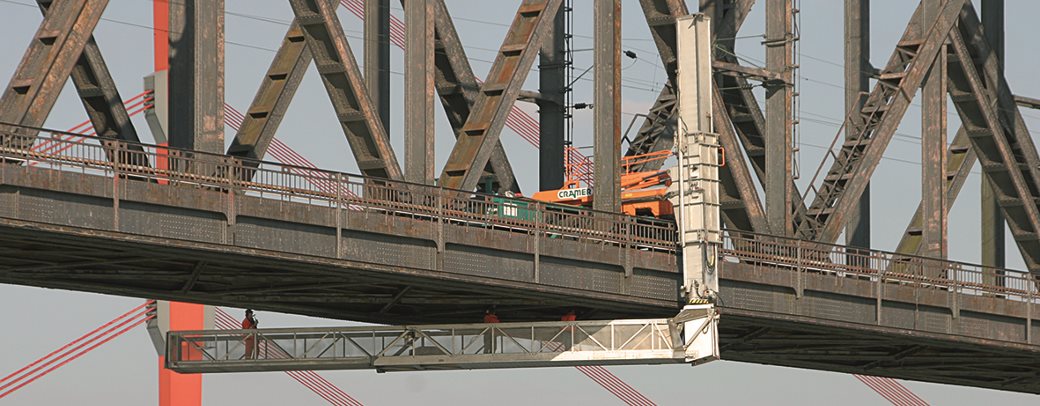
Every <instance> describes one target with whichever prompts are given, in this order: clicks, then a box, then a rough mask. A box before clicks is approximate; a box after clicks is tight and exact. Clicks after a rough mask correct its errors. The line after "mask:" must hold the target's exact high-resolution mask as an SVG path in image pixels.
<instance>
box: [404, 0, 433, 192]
mask: <svg viewBox="0 0 1040 406" xmlns="http://www.w3.org/2000/svg"><path fill="white" fill-rule="evenodd" d="M404 14H405V15H404V23H405V50H404V157H405V162H404V178H405V180H407V181H409V182H415V183H422V184H427V185H432V184H433V179H434V176H435V174H434V168H433V165H434V142H435V140H434V125H435V123H434V121H433V93H434V87H433V74H434V68H433V53H434V49H433V44H434V31H433V25H434V23H433V4H432V3H430V2H427V1H420V0H409V1H405V2H404Z"/></svg>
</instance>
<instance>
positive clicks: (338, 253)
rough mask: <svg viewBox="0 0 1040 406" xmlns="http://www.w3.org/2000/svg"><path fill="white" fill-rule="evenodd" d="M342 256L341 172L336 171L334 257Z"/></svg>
mask: <svg viewBox="0 0 1040 406" xmlns="http://www.w3.org/2000/svg"><path fill="white" fill-rule="evenodd" d="M341 258H343V174H342V173H340V172H336V259H341Z"/></svg>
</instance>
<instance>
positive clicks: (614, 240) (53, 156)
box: [0, 130, 677, 252]
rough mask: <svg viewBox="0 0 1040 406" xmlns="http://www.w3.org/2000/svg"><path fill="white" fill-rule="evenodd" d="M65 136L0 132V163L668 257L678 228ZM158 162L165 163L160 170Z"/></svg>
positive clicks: (533, 203)
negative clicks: (516, 212) (507, 211)
mask: <svg viewBox="0 0 1040 406" xmlns="http://www.w3.org/2000/svg"><path fill="white" fill-rule="evenodd" d="M67 135H72V134H68V133H61V132H52V131H49V130H47V131H45V132H44V133H41V134H40V135H25V134H16V133H0V161H15V162H26V164H27V165H43V166H46V167H49V168H53V169H58V170H68V169H69V168H73V169H74V170H77V171H79V172H83V173H90V174H96V175H102V176H107V177H113V178H114V177H127V178H130V179H138V180H142V181H150V182H156V183H167V184H187V185H193V186H196V187H203V188H214V189H218V190H234V191H235V192H239V191H241V192H242V193H245V194H250V195H256V196H259V197H277V198H279V199H282V200H290V201H295V202H302V203H311V204H314V203H319V204H324V205H327V206H329V207H335V206H336V205H339V204H344V205H346V206H347V208H350V209H354V210H366V209H375V210H380V211H383V212H389V213H391V214H394V215H402V216H412V217H417V218H431V219H433V218H438V217H439V216H440V215H442V214H443V215H444V216H445V217H447V218H446V219H445V220H446V221H449V222H453V223H458V224H464V225H469V226H481V227H492V228H506V229H515V230H517V231H527V232H538V233H544V234H547V235H551V236H558V237H563V238H573V239H581V240H595V241H596V242H600V243H608V244H614V245H628V244H634V245H636V246H639V247H642V248H650V249H654V250H661V251H668V252H671V251H674V249H675V244H676V238H677V236H676V232H675V224H674V223H672V222H667V221H661V220H657V219H653V218H641V217H640V218H637V217H631V216H626V215H623V214H618V213H610V212H602V211H595V210H591V209H586V208H578V207H573V206H556V205H552V204H546V203H542V202H537V201H533V200H528V199H523V198H507V197H503V196H495V195H488V194H482V193H474V192H471V191H463V190H455V189H445V188H439V187H435V186H429V185H422V184H415V183H409V182H402V181H392V180H388V179H378V178H369V177H365V176H360V175H354V174H348V173H343V172H336V171H328V170H324V169H314V168H307V167H300V166H294V165H286V164H281V163H274V162H268V161H258V160H249V159H243V158H238V157H230V156H225V155H219V154H210V153H204V152H196V151H190V150H183V149H177V148H167V147H161V146H156V145H149V144H143V143H128V142H123V141H115V140H101V139H97V138H93V139H90V141H96V143H95V142H80V141H78V140H76V141H73V140H69V139H63V138H62V136H67ZM32 145H41V146H42V145H51V147H31V146H32ZM53 145H60V146H61V147H60V148H54V147H53ZM25 146H29V147H25ZM55 151H57V152H55ZM62 151H64V152H62ZM160 162H165V163H166V165H158V164H159V163H160ZM149 164H150V165H149ZM438 196H442V198H438ZM517 204H520V205H524V206H525V208H524V210H525V213H527V214H528V215H527V216H514V217H508V216H503V215H500V214H501V213H503V210H502V209H503V207H505V206H507V205H517Z"/></svg>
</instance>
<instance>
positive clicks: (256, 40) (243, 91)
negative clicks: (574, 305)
mask: <svg viewBox="0 0 1040 406" xmlns="http://www.w3.org/2000/svg"><path fill="white" fill-rule="evenodd" d="M575 3H576V4H575V7H576V9H577V10H576V11H577V13H578V14H577V15H576V17H575V20H576V26H577V28H576V32H575V34H576V37H575V48H577V49H583V48H590V47H591V45H592V37H591V32H592V30H591V16H592V11H591V2H590V1H588V0H577V1H575ZM689 3H690V5H691V8H693V9H695V8H696V1H690V2H689ZM759 3H763V2H761V1H760V2H759ZM801 3H802V4H801V9H802V12H803V14H802V24H801V27H802V38H801V39H802V41H801V43H800V47H801V51H802V54H801V67H802V76H803V78H804V79H803V80H802V81H801V82H799V86H800V89H799V90H800V92H801V94H802V120H801V122H802V125H801V128H800V132H801V134H802V153H801V157H800V158H801V172H802V175H803V178H802V179H801V180H800V181H799V183H800V186H802V187H803V188H804V186H805V183H806V182H808V179H809V178H811V177H812V174H813V172H814V171H815V170H816V166H817V165H818V163H819V162H820V159H821V157H822V153H823V150H822V149H821V147H822V146H826V145H829V144H830V142H831V139H832V138H833V137H834V135H835V133H836V132H837V126H838V124H837V122H839V121H840V120H841V117H842V116H843V115H844V112H843V107H842V105H843V101H842V100H843V91H842V90H841V85H842V68H841V60H842V48H841V47H842V35H841V31H842V2H840V1H833V0H802V2H801ZM873 3H874V10H873V12H872V22H873V26H872V39H873V41H874V43H873V45H872V61H873V63H874V64H875V65H883V64H884V62H885V61H886V60H887V59H888V55H889V53H890V52H891V49H892V46H893V44H894V43H895V41H896V39H897V38H898V37H899V36H900V35H901V33H902V31H903V28H904V26H905V24H906V21H907V20H908V19H909V18H910V14H911V12H912V11H913V7H914V6H915V5H916V2H914V1H906V0H875V1H874V2H873ZM448 7H449V9H450V12H451V13H452V15H453V16H454V17H455V24H456V27H457V28H458V31H459V34H460V36H461V38H462V42H463V44H464V45H465V46H466V49H467V52H468V55H469V57H470V59H471V62H472V65H473V69H474V71H475V72H476V74H477V75H478V76H483V75H484V74H486V72H487V70H488V69H489V67H490V60H491V59H493V57H494V53H495V50H496V49H497V48H498V46H499V45H500V44H501V40H502V37H503V34H504V31H505V29H506V25H508V24H509V22H510V21H511V18H512V15H513V12H514V11H515V5H514V2H504V1H498V2H493V3H492V2H489V1H475V0H468V1H465V0H448ZM763 8H764V5H763V4H757V5H756V7H755V10H754V12H753V13H752V15H751V16H750V17H749V20H748V22H747V23H745V25H744V29H743V30H742V32H741V36H748V38H745V39H742V40H741V41H740V43H739V44H738V48H737V51H738V53H739V54H740V55H741V56H743V57H746V58H747V59H749V60H751V61H756V60H757V61H761V60H763V59H764V58H763V54H764V52H763V50H762V47H761V45H760V41H761V38H760V37H755V36H756V35H760V34H762V32H763V27H764V21H763ZM226 9H227V11H228V12H229V14H228V16H227V36H226V38H227V41H228V46H227V48H226V49H227V61H226V64H227V65H226V66H227V68H226V71H227V73H228V74H227V81H226V83H227V91H226V98H227V101H228V103H230V104H232V105H233V106H235V107H236V108H238V109H239V110H245V108H246V107H247V106H248V104H249V102H250V101H251V100H252V98H253V95H254V93H255V90H256V86H257V84H258V83H259V81H260V78H261V76H262V75H263V73H264V71H265V70H266V69H267V66H268V64H269V62H270V59H271V58H272V57H273V54H274V52H273V50H274V49H275V48H277V47H278V44H279V43H280V41H281V38H282V36H283V34H284V32H285V29H286V25H287V23H288V21H289V20H290V19H291V16H292V11H291V10H290V9H289V6H288V3H287V2H285V1H281V0H227V6H226ZM1038 12H1040V6H1038V5H1037V3H1035V2H1031V1H1027V0H1008V1H1007V26H1008V34H1007V49H1008V52H1007V53H1008V61H1007V66H1008V72H1007V76H1008V80H1009V82H1010V83H1011V86H1012V88H1013V90H1014V91H1015V92H1016V93H1018V94H1023V95H1027V96H1034V97H1036V96H1040V83H1037V81H1035V79H1034V78H1033V75H1035V72H1034V71H1035V69H1036V68H1037V67H1038V66H1040V54H1038V53H1036V52H1033V51H1034V50H1035V45H1033V41H1035V39H1034V38H1035V27H1034V25H1035V22H1034V21H1033V20H1034V18H1035V16H1036V15H1037V14H1038ZM392 13H393V14H394V15H396V16H397V17H399V18H403V13H402V12H401V10H400V6H399V5H398V4H395V5H394V9H393V10H392ZM622 15H623V29H622V37H623V38H624V40H623V43H624V47H625V49H629V50H632V51H634V52H636V53H637V54H638V56H639V59H638V60H637V61H632V60H629V59H627V58H625V59H624V60H623V64H624V65H623V66H624V70H623V76H624V79H623V84H624V87H623V89H622V94H623V106H622V110H623V111H624V112H625V115H624V116H623V119H622V121H623V124H624V125H627V124H628V121H629V120H631V117H632V114H634V113H643V112H645V111H646V109H647V107H649V106H650V105H651V104H652V103H653V100H654V97H655V96H656V94H657V92H658V90H659V89H660V86H661V85H662V82H663V80H664V78H665V74H664V71H663V70H662V69H661V68H660V60H659V58H658V56H657V53H656V50H655V47H654V44H653V42H652V41H651V40H650V35H649V31H648V29H647V28H646V24H645V22H644V20H643V16H642V12H641V11H640V9H639V6H638V3H637V2H636V1H630V0H625V1H624V2H623V12H622ZM105 18H106V19H105V20H104V21H102V22H101V23H100V25H99V27H98V29H97V31H96V32H95V35H96V37H97V40H98V43H99V45H100V47H101V49H102V52H103V53H104V55H105V58H106V60H107V62H108V65H109V68H110V69H111V71H112V73H113V76H114V77H115V79H116V81H117V84H118V85H119V88H120V90H121V92H122V94H123V95H124V96H131V95H134V94H136V93H138V92H139V91H140V89H141V78H142V77H143V76H144V75H146V74H148V73H150V71H151V70H152V56H151V35H152V34H151V31H150V26H151V23H152V19H151V1H148V0H111V1H110V4H109V6H108V10H107V11H106V13H105ZM340 18H341V20H342V21H343V24H344V28H345V29H346V31H347V34H348V36H350V37H351V38H350V42H351V46H352V47H353V48H354V51H355V53H356V54H358V56H360V52H361V49H362V40H361V38H360V36H361V27H362V24H361V21H360V20H359V19H358V18H356V17H354V16H353V15H352V14H350V13H348V12H346V11H345V10H342V9H341V11H340ZM40 20H41V17H40V15H39V12H38V11H37V10H36V9H35V5H34V4H33V2H32V1H31V0H2V1H0V27H3V33H4V39H3V40H0V53H2V54H4V55H9V57H8V58H5V59H3V60H2V61H0V81H4V83H6V81H8V80H9V78H10V77H11V74H12V73H13V71H14V69H15V67H16V65H17V63H18V61H19V59H20V55H21V54H22V52H23V51H24V49H25V46H26V44H27V43H28V41H29V39H30V38H31V36H32V33H33V32H34V30H35V29H36V26H37V25H38V24H39V21H40ZM591 56H592V55H591V53H589V52H583V53H578V54H577V58H576V61H575V66H576V68H577V70H578V71H577V72H579V73H580V72H581V71H582V70H584V68H586V67H588V65H589V63H590V61H591ZM402 58H403V57H402V53H401V52H400V51H399V50H397V49H396V48H394V49H393V50H392V52H391V59H392V68H391V70H392V71H393V72H400V71H401V62H402ZM586 77H589V78H591V73H590V74H589V75H588V76H586ZM391 81H392V91H393V98H394V100H393V101H392V109H393V114H392V117H391V121H392V123H391V137H392V140H393V143H394V148H395V150H396V151H397V154H398V157H399V158H401V157H403V147H402V144H401V130H402V128H403V124H402V106H401V97H400V96H401V91H402V87H403V85H402V77H401V76H400V74H394V75H392V76H391ZM526 87H527V88H529V89H535V88H537V76H536V75H535V74H532V75H531V76H530V77H529V79H528V81H527V86H526ZM591 95H592V87H591V82H589V81H580V82H578V83H577V84H576V91H575V101H579V102H580V101H591ZM915 104H916V103H915ZM520 106H521V108H523V109H524V110H526V111H528V112H531V113H532V114H533V113H534V112H535V111H536V110H535V108H534V106H532V105H529V104H523V103H521V104H520ZM1023 114H1024V115H1025V119H1026V122H1027V124H1029V125H1030V127H1031V128H1033V129H1034V134H1035V133H1036V131H1037V130H1036V129H1037V128H1040V112H1037V111H1024V112H1023ZM435 116H436V117H437V120H438V128H437V131H438V144H437V157H438V168H439V167H440V165H442V164H443V162H444V160H445V159H446V157H447V155H448V152H449V151H450V149H451V145H452V141H451V140H452V137H451V136H450V129H449V127H448V126H447V122H446V120H445V119H444V117H443V114H442V113H441V111H440V110H439V109H438V112H437V113H436V115H435ZM85 118H86V116H85V114H84V113H83V109H82V107H81V105H80V104H79V101H78V99H77V98H76V97H75V95H74V91H73V90H72V89H71V87H70V86H67V87H66V90H65V92H64V93H63V94H62V97H61V99H60V100H59V102H58V103H57V105H56V106H55V108H54V111H53V113H52V114H51V117H50V119H49V120H48V121H47V126H48V127H52V128H59V129H64V128H68V127H70V126H72V125H74V124H77V123H79V122H81V121H83V120H84V119H85ZM590 121H591V112H590V111H588V110H585V111H579V112H578V114H577V115H576V117H575V124H574V127H575V129H576V135H575V138H576V144H577V145H579V146H583V145H589V144H590V139H591V126H590V125H589V122H590ZM919 123H920V116H919V108H918V107H916V106H914V107H911V109H910V110H909V112H908V113H907V114H906V117H905V118H904V120H903V125H902V126H901V127H900V129H899V134H898V135H897V136H896V138H895V139H894V140H893V141H892V143H891V145H890V147H889V149H888V151H886V154H885V156H886V159H885V160H883V161H882V162H881V165H880V166H879V168H878V170H877V171H876V172H875V174H874V177H873V179H874V183H873V193H874V194H873V198H872V199H873V203H872V205H873V207H874V210H875V211H874V213H875V215H874V218H873V227H874V237H873V246H874V247H876V248H880V249H892V248H893V247H894V246H895V244H896V242H897V241H898V239H899V236H900V234H901V233H902V231H903V228H904V227H905V225H906V222H907V221H908V220H909V218H910V216H911V214H912V213H913V211H914V209H915V208H916V206H917V201H918V198H917V196H918V195H919V190H920V187H919V177H918V176H917V174H918V173H919V171H920V165H919V164H918V162H919V161H920V148H919V143H918V140H917V139H916V138H917V137H918V135H917V134H918V133H919V131H918V129H919ZM958 123H959V120H958V119H957V117H956V112H955V111H954V110H953V109H952V107H951V108H950V122H949V126H950V131H951V134H952V132H953V131H955V130H956V127H957V125H958ZM135 124H136V125H137V128H138V130H139V131H140V132H142V134H143V135H142V137H143V138H144V139H146V140H147V139H148V138H149V136H148V135H147V134H146V133H147V126H146V125H145V123H144V122H143V120H141V119H136V120H135ZM232 135H233V132H231V131H229V132H228V140H229V141H230V137H231V136H232ZM279 138H280V139H281V140H283V141H284V142H286V143H287V144H289V145H291V146H292V147H293V148H295V149H297V150H298V151H299V152H300V153H302V154H303V155H305V156H306V157H308V158H309V159H311V160H312V161H314V162H315V163H317V164H318V165H319V166H321V167H323V168H331V169H339V170H346V171H350V172H355V171H356V167H355V166H354V164H353V162H352V158H350V157H349V156H350V155H349V150H348V149H347V144H346V142H345V140H344V138H343V135H342V132H341V130H340V129H339V126H338V125H337V123H336V121H335V115H334V113H333V111H332V108H331V106H330V104H329V103H328V100H327V98H326V96H325V91H324V89H323V87H322V85H321V83H320V80H319V79H318V78H317V77H316V75H314V74H313V72H312V73H311V74H310V75H308V76H307V78H306V79H305V80H304V82H303V84H302V86H301V89H300V91H299V92H298V93H297V96H296V99H295V102H294V103H293V105H292V107H291V108H290V110H289V112H288V114H287V116H286V119H285V121H284V122H283V124H282V127H281V129H280V132H279ZM502 140H503V143H504V145H505V147H506V151H508V154H509V156H510V159H511V160H512V162H514V164H513V166H514V169H515V170H516V172H517V177H518V179H519V180H520V182H521V185H522V187H524V189H525V191H532V190H533V188H534V187H536V181H537V172H536V171H537V167H536V166H535V165H533V164H531V163H532V162H535V160H536V159H537V154H536V151H535V149H534V148H532V147H531V146H530V145H529V144H527V143H526V142H525V141H523V140H522V139H520V137H518V136H516V134H514V133H512V132H509V131H506V132H505V133H504V134H503V136H502ZM521 163H523V164H521ZM975 173H976V174H975V175H972V176H971V177H969V180H968V182H967V184H966V186H965V188H964V191H963V192H962V193H961V195H960V197H959V199H958V202H957V204H956V205H955V206H954V208H953V210H952V212H951V217H950V236H951V238H950V252H951V257H952V258H954V259H958V260H964V261H970V262H975V261H977V260H978V258H979V250H978V245H979V240H978V223H979V220H978V206H979V203H978V201H979V193H978V184H979V175H978V170H977V169H976V171H975ZM1012 241H1013V240H1011V238H1010V236H1009V237H1008V242H1009V244H1008V264H1009V266H1011V267H1013V268H1018V269H1021V268H1022V261H1021V259H1020V257H1019V254H1018V252H1017V248H1016V247H1015V246H1014V244H1013V243H1012ZM138 303H140V300H139V299H134V298H121V297H112V296H103V295H96V294H88V293H77V292H68V291H59V290H45V289H36V288H25V287H16V286H9V285H4V286H0V304H2V305H3V306H4V307H5V308H6V309H7V310H6V311H2V312H0V325H3V326H4V331H5V332H6V334H2V335H0V348H4V351H0V374H3V375H6V374H7V373H8V372H10V371H13V370H15V369H18V368H20V367H21V366H23V365H25V364H26V363H28V362H30V361H32V360H34V359H36V358H37V357H39V356H41V355H43V354H45V353H47V352H49V351H51V350H53V349H55V348H57V347H59V346H61V345H63V344H64V343H66V342H68V341H69V340H71V339H72V338H74V337H75V336H78V335H79V334H82V333H84V332H86V331H88V330H90V329H93V328H94V327H96V326H97V325H99V324H101V323H103V322H105V321H108V320H109V319H111V318H112V317H114V316H116V315H117V314H121V313H122V312H124V311H126V310H128V309H129V308H131V307H133V306H136V305H137V304H138ZM239 313H240V312H238V311H232V314H234V315H236V316H237V315H238V314H239ZM260 317H261V318H262V319H263V320H264V326H265V327H274V326H303V325H330V324H341V323H342V322H339V321H330V320H320V319H312V318H304V317H297V316H284V315H275V314H269V313H264V312H261V314H260ZM610 369H611V371H613V372H614V373H616V374H617V375H619V376H620V377H622V378H623V379H625V380H626V381H628V382H629V383H631V384H632V385H633V386H634V387H636V388H637V389H638V390H640V391H641V392H643V393H644V394H646V395H647V396H648V397H650V398H651V399H653V400H654V401H656V402H658V403H659V404H680V403H691V402H694V401H696V402H708V403H713V404H749V403H756V404H833V403H838V402H840V403H842V404H845V405H872V404H883V403H884V401H883V400H882V399H881V398H880V397H879V396H877V395H875V394H873V393H872V392H871V391H870V389H868V388H867V387H866V386H864V385H863V384H861V383H860V382H859V381H857V380H855V379H854V378H853V377H852V376H850V375H846V374H838V373H830V372H818V371H806V370H798V369H790V368H780V367H771V366H761V365H753V364H740V363H732V362H715V363H712V364H708V365H705V366H701V367H697V368H690V367H687V366H643V367H638V366H637V367H613V368H610ZM322 375H324V376H326V377H327V378H328V379H329V380H331V381H332V382H334V383H336V384H337V385H339V386H340V387H342V388H343V389H344V390H345V391H346V392H348V393H350V394H351V395H353V396H354V397H355V398H357V399H359V400H360V401H362V402H364V403H365V404H370V405H389V404H402V403H405V402H410V403H416V402H421V404H445V405H447V404H481V403H489V404H503V405H512V404H516V405H529V404H559V403H577V402H581V403H584V404H618V403H619V402H618V401H617V400H616V399H615V398H614V397H613V396H612V395H610V394H609V393H607V392H606V391H604V390H602V389H600V388H599V387H598V386H597V385H596V384H595V383H593V382H592V381H591V380H589V379H587V378H586V377H585V376H584V375H582V374H580V373H579V372H577V371H576V370H574V369H572V368H554V369H537V370H502V371H480V372H433V373H392V374H376V373H374V372H370V371H354V372H322ZM906 384H907V386H908V387H910V388H911V389H912V390H913V391H915V392H916V393H918V394H919V395H921V396H922V397H923V398H925V399H927V400H929V401H931V402H932V403H933V404H980V403H983V402H992V403H995V404H1008V405H1010V404H1029V403H1036V402H1037V400H1038V399H1037V397H1035V396H1032V395H1020V394H1010V393H1002V392H996V391H989V390H981V389H973V388H961V387H954V386H944V385H935V384H924V383H917V382H908V383H906ZM204 388H205V389H204V399H205V401H204V402H205V403H206V404H209V405H222V404H246V403H252V404H272V403H282V404H300V405H305V404H315V405H318V404H323V403H322V401H321V399H320V398H318V397H317V396H315V395H314V394H312V393H310V392H309V391H308V390H306V389H305V388H303V387H302V386H301V385H299V384H297V383H296V382H295V381H292V380H291V379H289V378H288V377H286V376H284V374H281V373H262V374H238V375H211V376H207V377H206V378H205V384H204ZM156 391H157V384H156V358H155V353H154V350H153V348H152V345H151V343H150V342H149V340H148V336H147V335H146V333H145V330H144V329H143V328H140V329H135V330H134V331H132V332H130V333H128V334H126V335H125V336H123V337H121V338H119V339H117V340H114V341H112V342H111V343H109V344H107V345H104V346H102V347H101V348H99V349H98V350H96V351H94V352H93V353H91V354H89V355H87V356H85V357H83V358H81V359H79V360H77V361H74V362H73V363H72V364H70V365H68V366H66V367H64V368H62V369H61V370H59V371H58V372H55V373H53V374H51V375H50V376H48V377H46V378H43V379H41V380H40V381H38V382H36V383H34V384H33V385H31V386H29V387H27V388H25V389H22V390H21V391H19V392H18V393H17V394H15V395H13V396H11V397H9V398H7V399H4V400H5V404H16V405H39V404H59V403H63V404H101V403H104V404H110V405H140V404H154V403H155V399H156V397H157V395H156V393H157V392H156ZM694 399H696V400H694Z"/></svg>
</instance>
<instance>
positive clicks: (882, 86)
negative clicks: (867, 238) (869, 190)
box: [799, 0, 965, 242]
mask: <svg viewBox="0 0 1040 406" xmlns="http://www.w3.org/2000/svg"><path fill="white" fill-rule="evenodd" d="M964 4H965V0H949V1H947V2H946V3H944V4H943V6H942V8H941V9H940V10H939V12H938V13H937V14H936V15H935V16H934V18H933V19H928V20H923V18H924V17H923V16H922V15H921V14H922V10H921V6H920V5H919V6H918V8H917V10H916V11H915V12H914V16H913V17H912V18H911V19H910V22H909V23H908V26H907V29H906V31H905V32H904V34H903V37H902V38H901V39H900V41H899V42H898V44H897V45H896V49H895V51H894V52H893V54H892V57H891V58H890V59H889V62H888V64H887V65H886V67H885V69H884V70H883V71H882V72H881V75H880V78H879V80H878V83H877V85H875V87H874V90H873V91H872V92H871V94H870V96H869V97H868V98H867V101H866V102H865V103H864V106H863V108H862V109H861V110H860V111H854V112H851V113H850V114H849V117H848V118H847V119H846V122H845V126H846V127H847V128H848V129H849V131H848V134H853V135H852V136H851V137H848V138H844V137H842V136H843V134H842V133H839V134H838V135H837V136H838V138H836V139H835V143H836V142H837V140H838V139H844V142H843V144H842V145H841V149H840V150H839V151H838V152H837V153H836V154H835V153H834V152H831V153H830V154H829V155H828V158H827V159H825V160H824V161H823V162H822V163H821V165H820V168H819V169H817V172H816V175H815V176H814V177H813V181H812V182H811V185H812V186H811V187H812V188H813V189H814V191H815V192H816V193H815V197H814V198H813V203H812V204H811V205H810V206H809V209H808V211H807V212H806V215H807V217H806V219H805V221H803V222H802V223H801V224H799V227H800V230H799V231H800V234H802V235H805V236H808V237H811V238H814V239H816V240H818V241H824V242H833V241H835V240H837V238H838V236H839V235H840V233H841V230H842V228H844V226H845V222H844V220H845V215H846V213H847V212H848V211H849V210H850V208H851V207H852V206H853V205H855V204H856V203H857V202H858V201H859V197H860V194H862V193H863V190H864V188H865V187H866V185H867V182H869V180H870V175H871V174H872V173H873V172H874V168H876V167H877V164H878V162H879V161H880V160H881V155H882V153H883V152H884V150H885V148H886V147H887V146H888V143H889V141H891V139H892V135H893V134H894V133H895V130H896V128H897V127H898V126H899V122H900V121H901V120H902V117H903V114H904V113H905V112H906V109H907V108H908V107H909V105H910V101H911V99H912V98H913V95H914V94H915V93H916V92H917V89H918V88H920V86H921V82H922V80H923V79H924V77H925V74H926V73H927V72H928V70H929V68H930V67H931V65H932V63H933V61H935V58H936V56H937V55H938V53H939V51H940V50H941V49H942V45H943V43H944V42H945V41H946V38H947V37H948V34H949V33H950V30H951V29H952V28H953V26H954V24H955V23H956V22H957V16H958V15H959V14H960V11H961V9H963V8H964ZM922 23H924V24H923V25H922ZM922 26H923V27H931V28H930V29H928V30H927V31H926V32H921V31H922V29H921V27H922ZM828 161H831V165H830V168H829V169H828V170H827V171H826V172H824V171H823V170H824V166H825V165H826V164H827V162H828ZM821 174H822V175H823V178H822V181H823V182H822V184H821V185H820V186H819V187H817V186H816V180H817V178H819V177H820V176H821Z"/></svg>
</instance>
